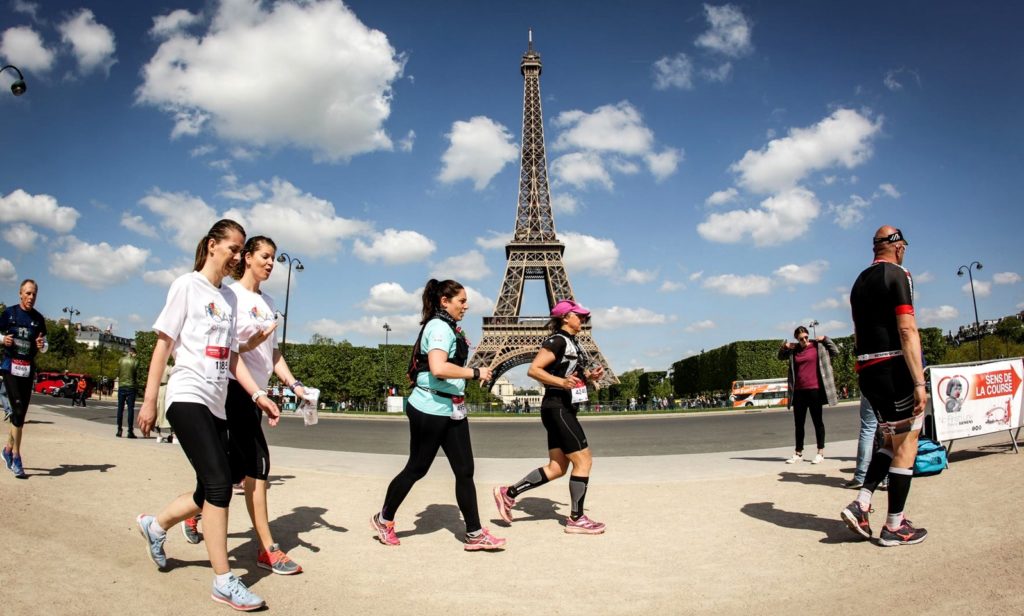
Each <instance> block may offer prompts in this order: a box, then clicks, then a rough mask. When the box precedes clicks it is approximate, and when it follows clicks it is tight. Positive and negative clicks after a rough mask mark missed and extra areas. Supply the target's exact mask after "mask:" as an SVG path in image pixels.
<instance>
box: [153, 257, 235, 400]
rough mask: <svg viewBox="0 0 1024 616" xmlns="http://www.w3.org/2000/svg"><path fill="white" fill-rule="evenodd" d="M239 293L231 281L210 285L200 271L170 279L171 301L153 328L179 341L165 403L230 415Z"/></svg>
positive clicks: (172, 350) (169, 298)
mask: <svg viewBox="0 0 1024 616" xmlns="http://www.w3.org/2000/svg"><path fill="white" fill-rule="evenodd" d="M237 306H238V298H237V297H235V293H234V291H232V290H231V289H230V288H229V287H228V286H227V285H221V286H220V288H219V289H218V288H217V287H215V286H213V285H212V284H210V281H209V280H207V279H206V276H203V275H202V274H201V273H199V272H190V273H188V274H185V275H184V276H181V277H179V278H178V279H177V280H175V281H174V282H173V283H171V288H170V290H168V291H167V303H166V304H164V309H163V311H161V312H160V316H158V317H157V319H156V323H154V324H153V329H155V330H156V331H158V332H163V333H164V334H167V335H168V336H170V337H171V339H172V340H174V346H173V347H172V349H171V355H172V356H173V357H174V371H173V372H172V373H171V378H170V380H169V381H168V382H167V394H166V404H167V406H170V405H171V404H173V403H175V402H195V403H198V404H203V405H205V406H206V408H208V409H209V410H210V412H211V413H213V414H214V415H215V416H217V417H220V418H221V419H227V415H226V414H225V412H224V402H225V400H226V399H227V395H228V375H229V374H230V370H229V369H228V364H229V360H230V359H231V351H234V352H236V353H237V352H238V338H237V336H236V335H235V315H236V314H237V311H238V310H237Z"/></svg>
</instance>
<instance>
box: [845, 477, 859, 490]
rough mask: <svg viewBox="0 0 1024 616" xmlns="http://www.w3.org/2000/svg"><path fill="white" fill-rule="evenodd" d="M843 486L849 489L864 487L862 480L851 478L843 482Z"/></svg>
mask: <svg viewBox="0 0 1024 616" xmlns="http://www.w3.org/2000/svg"><path fill="white" fill-rule="evenodd" d="M843 487H844V488H849V489H851V490H859V489H861V488H863V487H864V482H863V481H861V480H859V479H851V480H849V481H847V482H846V483H844V484H843Z"/></svg>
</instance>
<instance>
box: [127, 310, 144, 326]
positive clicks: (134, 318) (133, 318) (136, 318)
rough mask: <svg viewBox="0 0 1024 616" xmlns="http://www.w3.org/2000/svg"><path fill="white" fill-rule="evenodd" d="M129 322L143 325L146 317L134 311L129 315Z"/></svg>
mask: <svg viewBox="0 0 1024 616" xmlns="http://www.w3.org/2000/svg"><path fill="white" fill-rule="evenodd" d="M128 322H129V323H131V324H132V325H142V324H143V323H145V322H146V319H144V318H142V315H140V314H137V313H134V312H133V313H131V314H129V315H128Z"/></svg>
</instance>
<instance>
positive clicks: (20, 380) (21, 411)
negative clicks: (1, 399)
mask: <svg viewBox="0 0 1024 616" xmlns="http://www.w3.org/2000/svg"><path fill="white" fill-rule="evenodd" d="M2 374H3V379H4V388H5V389H7V400H8V401H10V403H11V425H13V426H14V427H15V428H20V427H22V426H24V425H25V416H26V415H28V402H29V400H30V399H31V398H32V380H33V379H32V377H31V376H29V377H21V376H14V375H13V374H11V373H10V372H4V373H2Z"/></svg>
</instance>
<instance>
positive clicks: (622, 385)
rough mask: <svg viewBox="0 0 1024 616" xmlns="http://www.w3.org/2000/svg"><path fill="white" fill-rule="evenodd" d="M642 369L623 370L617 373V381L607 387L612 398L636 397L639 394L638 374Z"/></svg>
mask: <svg viewBox="0 0 1024 616" xmlns="http://www.w3.org/2000/svg"><path fill="white" fill-rule="evenodd" d="M643 372H644V371H643V369H640V368H637V369H636V370H630V371H628V372H623V373H622V374H620V375H619V383H618V384H617V385H612V386H611V387H610V388H609V389H610V390H611V399H612V400H629V399H630V398H636V397H637V396H639V395H640V375H641V374H643Z"/></svg>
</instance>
